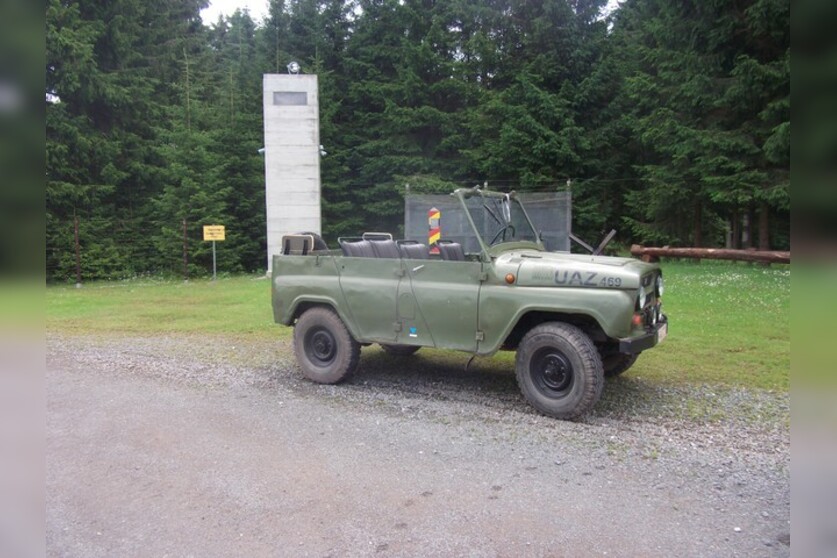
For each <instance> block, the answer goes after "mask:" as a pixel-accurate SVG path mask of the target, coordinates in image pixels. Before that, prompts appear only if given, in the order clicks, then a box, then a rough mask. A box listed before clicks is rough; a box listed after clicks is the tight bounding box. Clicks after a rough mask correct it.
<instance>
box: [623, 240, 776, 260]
mask: <svg viewBox="0 0 837 558" xmlns="http://www.w3.org/2000/svg"><path fill="white" fill-rule="evenodd" d="M631 255H633V256H638V257H640V258H642V260H643V261H658V260H659V258H661V257H662V258H695V259H698V260H699V259H708V260H735V261H743V262H763V263H790V252H781V251H766V252H762V251H761V250H726V249H724V248H656V247H647V248H646V247H644V246H640V245H639V244H634V245H633V246H631Z"/></svg>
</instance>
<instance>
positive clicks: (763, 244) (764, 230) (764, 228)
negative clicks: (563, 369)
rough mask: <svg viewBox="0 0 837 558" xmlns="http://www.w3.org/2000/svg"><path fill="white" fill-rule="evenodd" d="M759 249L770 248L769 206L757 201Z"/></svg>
mask: <svg viewBox="0 0 837 558" xmlns="http://www.w3.org/2000/svg"><path fill="white" fill-rule="evenodd" d="M759 250H770V206H769V205H767V202H765V201H763V202H761V203H759Z"/></svg>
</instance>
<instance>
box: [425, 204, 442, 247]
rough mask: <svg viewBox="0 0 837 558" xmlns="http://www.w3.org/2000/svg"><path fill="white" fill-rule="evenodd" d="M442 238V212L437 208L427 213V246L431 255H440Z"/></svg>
mask: <svg viewBox="0 0 837 558" xmlns="http://www.w3.org/2000/svg"><path fill="white" fill-rule="evenodd" d="M441 236H442V212H441V211H439V210H438V209H436V208H435V207H432V208H430V211H428V212H427V245H428V246H429V247H430V253H431V254H438V253H439V246H438V244H436V243H437V242H439V238H441Z"/></svg>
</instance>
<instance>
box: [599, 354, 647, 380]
mask: <svg viewBox="0 0 837 558" xmlns="http://www.w3.org/2000/svg"><path fill="white" fill-rule="evenodd" d="M637 358H639V353H636V354H634V355H628V354H624V353H611V354H609V355H602V367H603V368H604V375H605V378H615V377H616V376H618V375H619V374H621V373H623V372H627V371H628V369H629V368H630V367H631V366H633V365H634V363H635V362H636V359H637Z"/></svg>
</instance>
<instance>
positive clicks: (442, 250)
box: [436, 240, 465, 262]
mask: <svg viewBox="0 0 837 558" xmlns="http://www.w3.org/2000/svg"><path fill="white" fill-rule="evenodd" d="M436 244H437V246H439V255H441V256H442V259H443V260H449V261H456V262H463V261H465V251H464V250H463V249H462V245H461V244H459V243H458V242H453V241H452V240H440V241H438V242H437V243H436Z"/></svg>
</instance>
